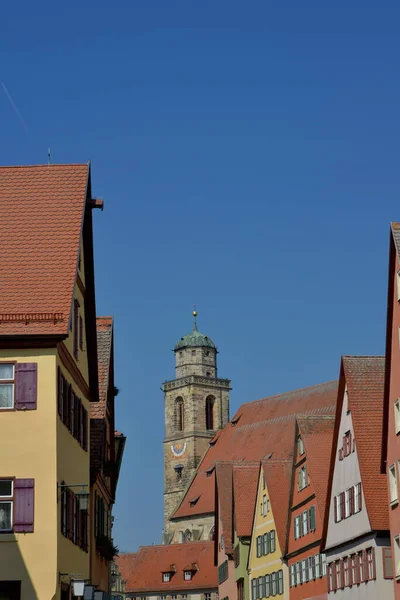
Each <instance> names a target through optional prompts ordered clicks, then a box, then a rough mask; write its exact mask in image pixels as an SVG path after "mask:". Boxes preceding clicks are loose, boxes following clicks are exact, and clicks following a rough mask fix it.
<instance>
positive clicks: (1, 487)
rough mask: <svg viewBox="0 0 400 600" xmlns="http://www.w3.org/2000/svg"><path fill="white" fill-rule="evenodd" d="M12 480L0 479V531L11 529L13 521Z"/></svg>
mask: <svg viewBox="0 0 400 600" xmlns="http://www.w3.org/2000/svg"><path fill="white" fill-rule="evenodd" d="M12 513H13V481H12V480H10V479H1V480H0V531H11V530H12V522H13V514H12Z"/></svg>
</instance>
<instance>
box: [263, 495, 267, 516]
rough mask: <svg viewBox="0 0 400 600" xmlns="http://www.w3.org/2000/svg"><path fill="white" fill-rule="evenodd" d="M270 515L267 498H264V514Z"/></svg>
mask: <svg viewBox="0 0 400 600" xmlns="http://www.w3.org/2000/svg"><path fill="white" fill-rule="evenodd" d="M267 513H268V502H267V496H265V495H264V496H263V512H262V514H263V515H264V517H265V515H266V514H267Z"/></svg>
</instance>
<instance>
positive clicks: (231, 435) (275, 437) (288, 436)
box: [174, 381, 337, 518]
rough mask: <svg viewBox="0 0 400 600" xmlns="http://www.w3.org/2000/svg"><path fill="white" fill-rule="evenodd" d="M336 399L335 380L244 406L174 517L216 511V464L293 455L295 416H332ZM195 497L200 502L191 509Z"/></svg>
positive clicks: (206, 459)
mask: <svg viewBox="0 0 400 600" xmlns="http://www.w3.org/2000/svg"><path fill="white" fill-rule="evenodd" d="M336 397H337V382H336V381H332V382H329V383H323V384H320V385H315V386H312V387H308V388H304V389H301V390H295V391H292V392H287V393H285V394H279V395H277V396H272V397H270V398H265V399H263V400H257V401H255V402H249V403H247V404H242V406H241V407H240V408H239V410H238V411H237V413H236V415H240V421H239V423H238V424H237V425H232V423H229V424H228V425H227V426H226V427H225V429H223V430H222V431H221V432H220V435H219V436H218V437H217V439H216V442H215V443H214V444H213V445H212V446H210V447H209V449H208V451H207V452H206V454H205V455H204V457H203V460H202V461H201V463H200V465H199V468H198V470H197V473H196V475H195V477H194V479H193V481H192V483H191V484H190V486H189V489H188V490H187V492H186V494H185V496H184V497H183V500H182V502H181V504H180V505H179V506H178V508H177V510H176V511H175V514H174V518H181V517H188V516H193V515H198V514H202V513H203V514H204V513H206V514H207V513H214V512H215V494H214V486H215V473H212V474H211V475H210V476H207V471H209V470H210V469H211V467H212V466H213V465H214V464H215V462H216V461H223V460H230V461H240V460H253V461H254V460H261V459H262V458H263V457H265V456H266V455H267V454H269V453H272V457H273V458H288V457H290V456H292V453H293V436H294V427H295V417H296V415H298V414H317V415H324V414H332V413H333V412H334V410H335V404H336ZM236 415H235V416H236ZM235 416H234V417H233V419H232V420H235ZM194 496H199V500H198V502H197V503H196V504H195V505H194V506H191V505H190V499H191V498H192V497H194Z"/></svg>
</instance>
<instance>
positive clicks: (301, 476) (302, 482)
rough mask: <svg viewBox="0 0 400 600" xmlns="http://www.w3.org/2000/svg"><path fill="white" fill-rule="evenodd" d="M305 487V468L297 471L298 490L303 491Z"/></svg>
mask: <svg viewBox="0 0 400 600" xmlns="http://www.w3.org/2000/svg"><path fill="white" fill-rule="evenodd" d="M305 487H307V467H306V466H305V465H304V467H301V469H299V490H304V488H305Z"/></svg>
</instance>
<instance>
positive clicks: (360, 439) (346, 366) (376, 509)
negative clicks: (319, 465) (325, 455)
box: [335, 356, 389, 531]
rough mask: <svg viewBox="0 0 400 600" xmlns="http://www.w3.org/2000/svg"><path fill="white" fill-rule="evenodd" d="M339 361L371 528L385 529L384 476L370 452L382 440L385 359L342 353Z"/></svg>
mask: <svg viewBox="0 0 400 600" xmlns="http://www.w3.org/2000/svg"><path fill="white" fill-rule="evenodd" d="M342 363H343V371H344V377H345V381H346V385H347V393H348V402H349V408H350V411H351V417H352V421H353V427H354V436H355V440H356V448H357V455H358V462H359V465H360V472H361V480H362V487H363V492H364V496H365V503H366V507H367V512H368V516H369V520H370V523H371V528H372V529H373V530H374V531H379V530H388V529H389V509H388V502H387V478H386V474H381V473H380V454H379V451H374V450H373V451H371V449H379V448H380V444H381V441H382V411H383V391H384V377H385V358H384V357H383V356H343V358H342ZM342 402H343V398H342ZM342 402H341V403H340V410H341V407H342ZM338 412H339V403H338ZM339 415H340V412H339ZM335 456H336V448H335Z"/></svg>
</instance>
